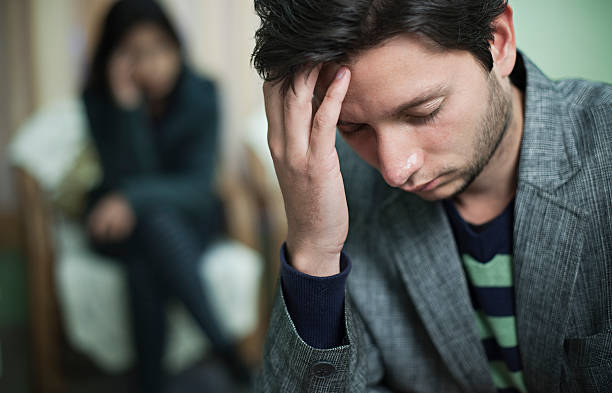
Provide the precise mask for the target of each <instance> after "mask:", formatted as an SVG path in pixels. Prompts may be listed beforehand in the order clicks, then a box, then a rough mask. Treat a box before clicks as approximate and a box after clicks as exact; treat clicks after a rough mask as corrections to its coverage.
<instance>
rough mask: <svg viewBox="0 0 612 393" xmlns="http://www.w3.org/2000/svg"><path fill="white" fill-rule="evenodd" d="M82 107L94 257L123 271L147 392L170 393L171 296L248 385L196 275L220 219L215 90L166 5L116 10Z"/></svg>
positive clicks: (124, 4)
mask: <svg viewBox="0 0 612 393" xmlns="http://www.w3.org/2000/svg"><path fill="white" fill-rule="evenodd" d="M83 99H84V102H85V106H86V109H87V116H88V119H89V123H90V129H91V136H92V138H93V140H94V144H95V146H96V148H97V151H98V154H99V157H100V162H101V164H102V168H103V181H102V183H101V184H100V185H99V187H97V188H96V189H95V191H94V192H92V193H91V195H90V198H89V208H88V209H87V213H86V217H85V220H86V225H87V228H88V232H89V235H90V238H91V241H92V244H93V245H94V247H95V249H96V250H98V251H99V252H101V253H104V254H106V255H110V256H113V257H115V258H118V259H119V260H121V261H122V262H123V263H124V264H125V265H126V267H127V273H128V282H129V290H130V296H131V310H132V313H133V318H132V320H133V327H134V339H135V344H136V351H137V354H138V366H139V367H138V368H139V375H140V380H141V388H142V391H143V392H147V393H149V392H160V391H162V390H163V388H162V386H163V381H164V374H163V368H162V356H163V353H164V345H165V312H164V302H165V300H166V299H167V298H168V297H169V296H172V297H175V298H178V299H179V300H180V301H181V302H182V303H183V304H184V305H185V306H186V308H187V310H188V311H189V312H190V313H191V314H192V315H193V317H194V319H195V321H196V322H197V323H198V325H199V326H200V327H201V328H202V330H203V332H204V333H205V334H206V336H207V337H208V339H209V340H210V342H211V344H212V347H213V350H214V351H215V352H216V354H217V355H220V357H221V358H222V359H224V360H225V361H227V363H228V364H229V365H230V366H231V367H232V369H233V370H234V371H236V372H238V373H239V374H240V375H241V376H243V377H244V376H245V375H244V372H242V371H241V370H243V368H242V367H241V366H240V364H239V361H238V360H237V356H236V354H235V350H234V346H233V345H232V343H231V342H230V341H229V339H228V338H227V337H226V336H225V334H224V331H223V330H222V329H221V327H220V325H219V322H218V320H217V318H216V317H215V315H214V313H213V311H212V308H211V306H210V302H209V300H208V299H207V298H206V295H205V290H204V288H202V282H201V280H200V275H199V274H198V271H199V269H198V261H199V259H200V256H201V254H202V251H203V250H204V249H205V247H206V245H207V243H208V242H209V240H210V239H211V238H212V237H213V236H214V235H215V234H216V233H218V232H219V231H220V229H221V225H222V222H223V219H222V215H221V213H220V212H221V209H220V205H219V201H218V199H217V198H216V196H215V194H214V191H213V187H212V186H213V176H214V172H215V151H216V145H217V133H218V116H219V114H218V107H217V96H216V92H215V87H214V85H213V84H212V83H211V81H209V80H206V79H204V78H202V77H200V76H197V75H195V74H194V73H193V72H192V71H191V70H190V69H189V68H188V67H187V66H186V65H185V61H184V56H183V53H182V48H181V43H180V40H179V38H178V35H177V33H176V31H175V29H174V27H173V26H172V25H171V23H170V21H169V19H168V18H167V16H166V15H165V14H164V12H163V10H162V9H161V8H160V6H159V5H157V4H156V3H154V2H152V1H145V0H130V1H118V2H116V3H115V4H114V5H113V6H112V7H111V9H110V11H109V13H108V15H107V16H106V20H105V22H104V25H103V29H102V32H101V38H100V41H99V44H98V46H97V48H96V51H95V54H94V57H93V62H92V64H91V70H90V74H89V79H88V81H87V84H86V87H85V89H84V92H83Z"/></svg>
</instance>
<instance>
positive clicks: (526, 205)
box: [514, 184, 584, 393]
mask: <svg viewBox="0 0 612 393" xmlns="http://www.w3.org/2000/svg"><path fill="white" fill-rule="evenodd" d="M582 215H583V213H581V212H580V211H579V210H578V209H576V208H574V207H572V206H569V205H567V204H565V203H564V202H562V201H559V200H556V199H555V198H554V197H552V196H550V195H547V194H546V193H544V192H543V191H541V190H538V189H536V188H535V187H532V186H530V185H527V184H525V185H523V186H521V187H519V189H518V192H517V198H516V206H515V225H514V238H515V240H514V263H515V291H516V318H517V334H518V341H519V349H520V351H521V359H522V362H523V370H524V376H525V383H526V385H527V389H528V391H529V392H547V393H548V392H557V391H558V389H559V381H560V379H561V376H560V373H561V366H562V364H561V362H562V359H563V356H564V355H563V340H564V333H565V324H566V323H567V320H568V309H569V307H568V304H569V303H570V301H571V297H572V290H573V288H574V283H575V280H576V277H577V275H578V268H579V264H580V258H581V253H582V246H583V240H584V239H583V237H584V234H583V224H584V220H582V219H581V216H582Z"/></svg>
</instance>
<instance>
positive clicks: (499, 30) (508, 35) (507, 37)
mask: <svg viewBox="0 0 612 393" xmlns="http://www.w3.org/2000/svg"><path fill="white" fill-rule="evenodd" d="M512 14H513V12H512V8H510V6H509V5H507V6H506V9H505V10H504V12H503V13H502V14H501V15H499V16H498V17H497V18H495V19H494V20H493V41H491V43H490V44H491V55H492V56H493V70H494V71H496V72H497V73H498V75H499V76H500V77H501V78H505V77H507V76H509V75H510V73H511V72H512V69H513V68H514V63H515V62H516V37H515V36H514V23H513V21H512Z"/></svg>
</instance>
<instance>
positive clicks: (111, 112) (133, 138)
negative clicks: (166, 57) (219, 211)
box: [83, 67, 219, 218]
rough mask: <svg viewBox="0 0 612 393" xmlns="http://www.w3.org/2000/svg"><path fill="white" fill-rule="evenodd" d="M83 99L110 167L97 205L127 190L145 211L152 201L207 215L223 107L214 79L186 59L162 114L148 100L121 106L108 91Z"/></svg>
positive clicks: (210, 208)
mask: <svg viewBox="0 0 612 393" xmlns="http://www.w3.org/2000/svg"><path fill="white" fill-rule="evenodd" d="M83 99H84V102H85V106H86V109H87V116H88V118H89V125H90V132H91V136H92V139H93V141H94V144H95V146H96V148H97V151H98V154H99V157H100V162H101V165H102V169H103V174H104V176H103V180H102V182H101V184H100V185H99V186H98V187H97V188H96V189H95V190H94V191H93V192H92V193H91V195H90V198H89V206H90V207H92V206H93V205H94V204H95V202H96V201H97V200H98V199H99V198H101V197H102V196H104V195H106V194H107V193H109V192H119V193H121V194H122V195H124V196H125V197H126V198H127V199H128V200H129V202H130V203H131V205H132V208H133V209H134V211H135V212H136V215H137V216H138V215H140V214H143V213H146V212H147V211H148V209H151V208H161V209H165V208H173V209H177V210H179V211H181V212H184V213H187V214H190V215H195V216H199V217H200V218H204V217H206V216H207V215H208V214H210V213H212V212H213V210H214V209H216V208H217V206H218V205H217V199H216V196H215V195H214V190H213V180H214V173H215V161H216V151H217V134H218V124H219V113H218V112H219V110H218V104H217V95H216V90H215V87H214V85H213V84H212V82H211V81H209V80H207V79H204V78H202V77H199V76H197V75H195V74H194V73H193V72H191V71H190V70H189V69H188V68H186V67H184V68H183V70H182V71H181V75H180V76H179V78H178V81H177V84H176V86H175V88H174V89H173V91H172V92H171V93H170V95H169V96H168V98H167V103H166V108H165V111H164V114H163V115H162V116H161V117H160V118H158V119H156V120H152V118H151V117H150V116H148V115H147V113H146V112H145V110H144V108H139V109H137V110H124V109H121V108H119V107H118V106H117V105H115V104H114V102H113V101H112V99H110V97H109V96H108V95H107V94H100V93H97V92H91V91H86V92H85V93H84V95H83Z"/></svg>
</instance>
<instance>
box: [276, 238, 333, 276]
mask: <svg viewBox="0 0 612 393" xmlns="http://www.w3.org/2000/svg"><path fill="white" fill-rule="evenodd" d="M286 252H287V254H286V256H287V262H289V264H290V265H291V266H293V268H294V269H296V270H297V271H299V272H301V273H304V274H308V275H310V276H314V277H329V276H333V275H336V274H338V273H340V255H341V251H338V252H335V251H334V252H320V251H316V250H296V251H295V252H293V250H292V249H291V247H290V246H289V243H287V247H286Z"/></svg>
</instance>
